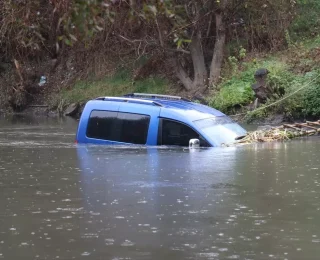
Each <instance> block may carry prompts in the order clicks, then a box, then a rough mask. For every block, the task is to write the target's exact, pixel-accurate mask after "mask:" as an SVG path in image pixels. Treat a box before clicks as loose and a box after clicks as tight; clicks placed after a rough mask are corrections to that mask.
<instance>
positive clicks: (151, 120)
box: [118, 103, 160, 145]
mask: <svg viewBox="0 0 320 260" xmlns="http://www.w3.org/2000/svg"><path fill="white" fill-rule="evenodd" d="M159 115H160V107H157V106H152V105H142V104H141V105H140V104H131V103H125V104H121V105H120V107H119V113H118V119H119V122H120V123H121V124H122V126H121V127H120V129H121V132H120V136H119V137H118V140H119V141H120V142H122V143H133V144H146V145H157V135H158V126H159Z"/></svg>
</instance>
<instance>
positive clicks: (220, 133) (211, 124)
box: [194, 116, 246, 146]
mask: <svg viewBox="0 0 320 260" xmlns="http://www.w3.org/2000/svg"><path fill="white" fill-rule="evenodd" d="M194 123H195V125H196V126H197V127H199V128H200V129H201V130H202V131H203V133H205V134H206V135H207V136H208V137H210V139H211V140H212V141H213V142H214V145H215V146H221V145H222V144H230V143H233V142H235V138H236V137H239V136H242V135H245V134H246V130H244V129H243V128H242V127H241V126H240V125H238V124H237V123H235V122H234V121H233V120H232V119H231V118H229V117H227V116H219V117H211V118H206V119H201V120H196V121H194Z"/></svg>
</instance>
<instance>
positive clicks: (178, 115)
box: [76, 93, 246, 147]
mask: <svg viewBox="0 0 320 260" xmlns="http://www.w3.org/2000/svg"><path fill="white" fill-rule="evenodd" d="M245 134H246V131H245V130H244V129H243V128H242V127H241V126H240V125H238V124H237V123H235V122H234V121H232V120H231V119H230V118H229V117H227V116H226V115H225V114H223V113H221V112H220V111H218V110H216V109H213V108H210V107H208V106H205V105H201V104H198V103H194V102H191V101H190V100H188V99H184V98H181V97H177V96H168V95H154V94H144V93H133V94H128V95H124V96H123V97H99V98H97V99H95V100H91V101H89V102H87V104H86V105H85V107H84V110H83V112H82V114H81V118H80V122H79V126H78V131H77V137H76V142H77V143H91V144H108V145H112V144H136V145H150V146H154V145H166V146H171V145H174V146H186V147H187V146H189V145H190V141H191V142H192V143H193V144H199V145H200V147H214V146H221V145H223V144H228V143H233V142H235V140H236V139H237V138H239V137H241V136H244V135H245Z"/></svg>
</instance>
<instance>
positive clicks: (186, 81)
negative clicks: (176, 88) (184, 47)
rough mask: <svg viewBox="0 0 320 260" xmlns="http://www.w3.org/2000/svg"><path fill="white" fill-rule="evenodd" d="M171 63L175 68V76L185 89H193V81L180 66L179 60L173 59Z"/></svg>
mask: <svg viewBox="0 0 320 260" xmlns="http://www.w3.org/2000/svg"><path fill="white" fill-rule="evenodd" d="M173 64H174V67H175V69H176V74H177V77H178V79H179V80H180V81H181V83H182V84H183V86H184V87H185V89H186V90H187V91H190V90H192V89H193V82H192V80H191V79H190V77H189V76H188V74H187V72H186V71H185V70H184V68H183V67H182V65H181V64H180V62H179V61H178V60H174V63H173Z"/></svg>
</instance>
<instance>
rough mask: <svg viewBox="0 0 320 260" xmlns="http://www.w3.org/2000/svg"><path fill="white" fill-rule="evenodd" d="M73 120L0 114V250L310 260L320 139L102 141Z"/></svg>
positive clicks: (25, 254)
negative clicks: (79, 132) (167, 145)
mask: <svg viewBox="0 0 320 260" xmlns="http://www.w3.org/2000/svg"><path fill="white" fill-rule="evenodd" d="M76 129H77V121H75V120H72V119H43V118H24V117H18V118H17V117H13V118H12V117H11V118H2V119H0V259H168V260H169V259H297V260H298V259H299V260H300V259H319V255H320V222H319V218H320V200H319V196H320V189H319V186H320V159H319V150H320V138H318V137H313V138H308V139H307V138H306V139H299V140H296V141H292V142H287V143H270V144H261V145H251V146H243V147H239V148H234V147H233V148H213V149H203V150H189V149H162V148H161V149H159V148H158V149H157V148H155V147H149V148H145V147H138V148H134V147H118V148H116V147H113V148H110V147H103V146H80V145H78V146H76V145H75V144H74V134H75V131H76Z"/></svg>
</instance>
